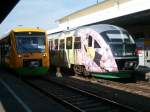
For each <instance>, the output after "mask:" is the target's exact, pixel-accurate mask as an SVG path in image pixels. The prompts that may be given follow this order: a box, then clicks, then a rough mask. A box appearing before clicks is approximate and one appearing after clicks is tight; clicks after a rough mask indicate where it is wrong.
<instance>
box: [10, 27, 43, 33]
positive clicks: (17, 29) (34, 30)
mask: <svg viewBox="0 0 150 112" xmlns="http://www.w3.org/2000/svg"><path fill="white" fill-rule="evenodd" d="M11 31H13V32H23V31H24V32H28V31H32V32H45V30H43V29H40V28H14V29H12V30H11Z"/></svg>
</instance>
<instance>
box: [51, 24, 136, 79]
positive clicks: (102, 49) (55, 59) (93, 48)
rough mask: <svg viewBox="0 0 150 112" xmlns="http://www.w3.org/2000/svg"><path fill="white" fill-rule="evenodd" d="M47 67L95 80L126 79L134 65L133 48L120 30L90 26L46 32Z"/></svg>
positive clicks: (98, 25) (107, 26) (129, 40)
mask: <svg viewBox="0 0 150 112" xmlns="http://www.w3.org/2000/svg"><path fill="white" fill-rule="evenodd" d="M48 41H49V50H50V51H49V53H50V55H49V56H50V65H51V66H54V67H59V68H64V69H70V70H73V71H74V73H75V74H76V75H83V76H93V77H97V78H112V79H114V78H130V77H132V73H133V71H134V70H135V68H136V66H137V65H138V56H137V54H136V45H135V42H134V40H133V38H132V36H131V35H130V34H129V33H128V32H127V31H126V30H125V29H123V28H121V27H118V26H115V25H109V24H93V25H86V26H80V27H77V28H73V29H69V30H58V31H55V30H53V31H50V32H49V33H48Z"/></svg>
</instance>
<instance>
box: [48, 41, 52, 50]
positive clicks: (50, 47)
mask: <svg viewBox="0 0 150 112" xmlns="http://www.w3.org/2000/svg"><path fill="white" fill-rule="evenodd" d="M49 49H50V50H52V40H50V41H49Z"/></svg>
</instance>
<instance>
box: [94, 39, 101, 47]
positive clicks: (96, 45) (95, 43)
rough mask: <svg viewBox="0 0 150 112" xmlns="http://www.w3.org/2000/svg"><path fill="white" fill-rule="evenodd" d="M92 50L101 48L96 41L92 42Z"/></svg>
mask: <svg viewBox="0 0 150 112" xmlns="http://www.w3.org/2000/svg"><path fill="white" fill-rule="evenodd" d="M94 48H101V47H100V45H99V44H98V42H97V41H96V40H94Z"/></svg>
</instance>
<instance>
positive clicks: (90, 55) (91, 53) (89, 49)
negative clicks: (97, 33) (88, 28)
mask: <svg viewBox="0 0 150 112" xmlns="http://www.w3.org/2000/svg"><path fill="white" fill-rule="evenodd" d="M93 41H94V40H93V37H92V36H90V35H89V36H88V37H87V43H88V46H87V49H86V53H87V55H88V58H90V59H92V60H93V59H94V56H95V50H94V46H93Z"/></svg>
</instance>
